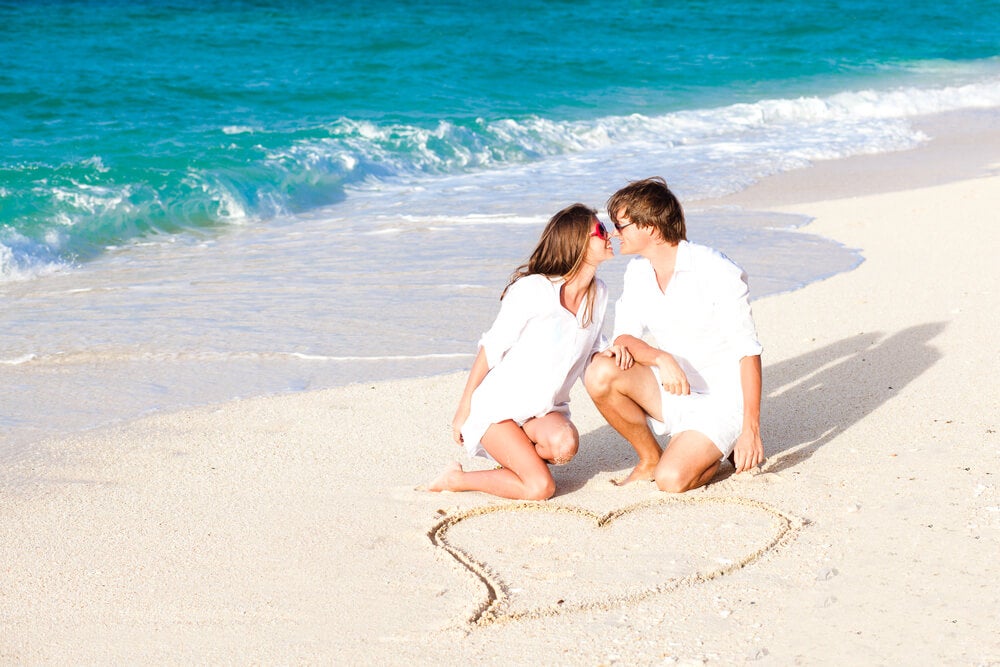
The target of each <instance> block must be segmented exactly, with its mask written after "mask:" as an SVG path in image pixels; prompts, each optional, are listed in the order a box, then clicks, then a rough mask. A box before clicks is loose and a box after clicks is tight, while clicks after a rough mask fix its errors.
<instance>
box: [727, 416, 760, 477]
mask: <svg viewBox="0 0 1000 667" xmlns="http://www.w3.org/2000/svg"><path fill="white" fill-rule="evenodd" d="M763 462H764V443H763V442H762V441H761V439H760V430H759V429H757V428H754V427H752V426H751V427H746V426H744V428H743V432H742V433H740V437H738V438H737V439H736V446H735V447H734V448H733V463H734V464H735V465H736V472H745V471H747V470H750V469H751V468H756V467H757V466H759V465H760V464H761V463H763Z"/></svg>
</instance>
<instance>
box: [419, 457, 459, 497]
mask: <svg viewBox="0 0 1000 667" xmlns="http://www.w3.org/2000/svg"><path fill="white" fill-rule="evenodd" d="M464 472H465V471H464V470H462V464H461V463H459V462H458V461H452V462H451V463H449V464H448V466H447V467H446V468H445V469H444V471H443V472H442V473H441V474H440V475H438V476H437V477H435V478H434V479H433V480H431V481H430V482H428V483H427V484H426V485H425V486H423V487H422V489H423V490H425V491H453V490H454V489H456V488H457V486H458V484H457V483H458V479H459V477H461V476H462V474H464Z"/></svg>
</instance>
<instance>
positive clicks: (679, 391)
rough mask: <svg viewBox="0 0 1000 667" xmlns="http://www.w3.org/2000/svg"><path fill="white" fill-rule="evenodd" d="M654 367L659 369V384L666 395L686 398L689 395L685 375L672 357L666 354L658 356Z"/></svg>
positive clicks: (688, 386) (689, 389)
mask: <svg viewBox="0 0 1000 667" xmlns="http://www.w3.org/2000/svg"><path fill="white" fill-rule="evenodd" d="M656 367H657V368H658V369H660V384H662V385H663V389H664V390H665V391H666V392H667V393H668V394H673V395H675V396H687V395H688V394H690V393H691V385H690V384H689V383H688V379H687V375H685V374H684V371H682V370H681V367H680V366H679V365H678V364H677V361H676V360H675V359H674V357H673V355H670V354H667V353H666V352H664V353H662V354H660V355H659V356H658V357H657V359H656Z"/></svg>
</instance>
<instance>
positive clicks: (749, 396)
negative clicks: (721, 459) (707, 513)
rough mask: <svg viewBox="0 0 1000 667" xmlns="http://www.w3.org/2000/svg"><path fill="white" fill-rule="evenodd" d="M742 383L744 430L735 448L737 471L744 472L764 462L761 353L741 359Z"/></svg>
mask: <svg viewBox="0 0 1000 667" xmlns="http://www.w3.org/2000/svg"><path fill="white" fill-rule="evenodd" d="M740 384H741V385H742V388H743V431H742V432H741V433H740V437H738V438H737V439H736V446H735V447H734V449H733V454H734V455H735V456H734V462H735V464H736V472H743V471H745V470H750V469H751V468H754V467H756V466H759V465H760V464H761V463H763V462H764V443H763V442H762V441H761V439H760V394H761V367H760V355H759V354H758V355H753V356H750V357H743V358H742V359H740Z"/></svg>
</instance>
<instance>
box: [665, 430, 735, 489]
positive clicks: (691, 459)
mask: <svg viewBox="0 0 1000 667" xmlns="http://www.w3.org/2000/svg"><path fill="white" fill-rule="evenodd" d="M721 464H722V452H720V451H719V448H718V447H716V446H715V443H713V442H712V441H711V440H709V439H708V436H707V435H705V434H704V433H700V432H698V431H683V432H681V433H678V434H677V435H675V436H674V437H673V438H671V439H670V443H669V444H668V445H667V448H666V450H665V451H664V452H663V456H661V457H660V462H659V463H658V464H657V465H656V486H657V487H659V489H660V490H661V491H669V492H670V493H682V492H684V491H690V490H691V489H697V488H698V487H701V486H704V485H705V484H708V483H709V482H710V481H712V478H713V477H715V473H716V472H718V470H719V466H720V465H721Z"/></svg>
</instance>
